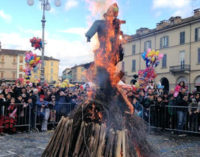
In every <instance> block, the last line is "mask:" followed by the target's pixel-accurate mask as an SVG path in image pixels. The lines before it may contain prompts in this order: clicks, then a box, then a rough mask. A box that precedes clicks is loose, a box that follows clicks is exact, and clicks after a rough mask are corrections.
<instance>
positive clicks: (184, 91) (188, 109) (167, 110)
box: [127, 81, 200, 133]
mask: <svg viewBox="0 0 200 157" xmlns="http://www.w3.org/2000/svg"><path fill="white" fill-rule="evenodd" d="M177 87H179V88H178V89H179V90H178V92H177V91H175V90H170V91H169V92H168V91H164V90H163V89H162V88H161V89H159V88H157V86H156V85H154V83H153V82H152V81H151V82H150V83H149V86H148V87H147V88H146V89H137V90H135V91H132V90H129V91H127V95H128V98H129V101H131V102H132V104H133V106H134V107H135V112H136V113H137V114H138V116H140V117H142V118H143V119H144V120H145V121H146V122H148V123H150V124H151V126H154V127H157V128H161V130H165V129H166V128H167V129H172V130H179V131H184V130H187V131H192V132H200V93H199V92H198V91H194V92H191V93H190V92H188V88H187V87H186V86H185V83H184V82H180V83H179V84H178V85H177ZM177 87H176V88H177ZM176 93H177V94H176ZM176 133H180V132H178V131H177V132H176Z"/></svg>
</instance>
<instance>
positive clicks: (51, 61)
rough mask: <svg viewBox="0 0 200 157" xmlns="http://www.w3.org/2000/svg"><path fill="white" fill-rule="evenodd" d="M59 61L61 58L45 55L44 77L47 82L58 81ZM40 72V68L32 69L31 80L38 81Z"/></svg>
mask: <svg viewBox="0 0 200 157" xmlns="http://www.w3.org/2000/svg"><path fill="white" fill-rule="evenodd" d="M40 58H41V57H40ZM59 62H60V60H58V59H55V58H53V57H47V56H44V78H45V81H46V82H47V83H55V82H58V80H59V76H58V74H59ZM40 73H41V71H40V70H38V71H37V72H34V71H32V72H31V77H30V80H31V82H38V79H40Z"/></svg>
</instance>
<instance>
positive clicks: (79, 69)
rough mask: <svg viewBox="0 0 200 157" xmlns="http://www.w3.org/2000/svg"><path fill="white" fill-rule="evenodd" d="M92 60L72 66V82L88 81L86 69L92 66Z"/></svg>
mask: <svg viewBox="0 0 200 157" xmlns="http://www.w3.org/2000/svg"><path fill="white" fill-rule="evenodd" d="M91 64H92V62H90V63H86V64H81V65H76V66H74V67H72V68H71V80H70V82H72V83H84V82H86V81H87V78H86V70H88V69H89V67H90V66H91Z"/></svg>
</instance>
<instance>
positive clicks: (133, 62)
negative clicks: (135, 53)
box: [132, 60, 136, 72]
mask: <svg viewBox="0 0 200 157" xmlns="http://www.w3.org/2000/svg"><path fill="white" fill-rule="evenodd" d="M135 71H136V61H135V60H132V72H135Z"/></svg>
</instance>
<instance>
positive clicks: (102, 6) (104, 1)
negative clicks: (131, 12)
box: [85, 0, 117, 19]
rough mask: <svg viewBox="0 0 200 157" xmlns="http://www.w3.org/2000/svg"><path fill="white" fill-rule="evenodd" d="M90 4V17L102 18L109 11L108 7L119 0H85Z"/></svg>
mask: <svg viewBox="0 0 200 157" xmlns="http://www.w3.org/2000/svg"><path fill="white" fill-rule="evenodd" d="M85 2H86V3H87V4H88V10H89V11H90V13H91V14H90V18H92V19H93V18H101V17H102V16H103V14H104V13H105V12H106V11H107V9H108V7H109V6H110V5H111V4H113V3H117V0H85Z"/></svg>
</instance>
